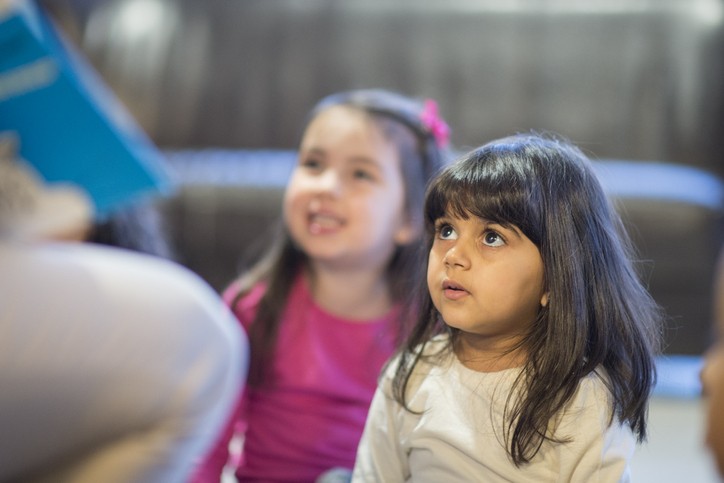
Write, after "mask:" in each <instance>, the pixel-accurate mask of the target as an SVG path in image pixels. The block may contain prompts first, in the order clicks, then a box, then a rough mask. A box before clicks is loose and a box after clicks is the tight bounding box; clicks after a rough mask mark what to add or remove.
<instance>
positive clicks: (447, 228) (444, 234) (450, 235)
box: [437, 223, 457, 240]
mask: <svg viewBox="0 0 724 483" xmlns="http://www.w3.org/2000/svg"><path fill="white" fill-rule="evenodd" d="M437 233H438V235H439V236H440V238H441V239H443V240H455V239H456V238H457V233H455V229H454V228H453V227H452V226H451V225H449V224H447V223H441V224H440V225H439V226H438V227H437Z"/></svg>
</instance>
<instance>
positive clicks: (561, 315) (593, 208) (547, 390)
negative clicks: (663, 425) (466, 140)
mask: <svg viewBox="0 0 724 483" xmlns="http://www.w3.org/2000/svg"><path fill="white" fill-rule="evenodd" d="M425 222H426V229H427V235H428V244H427V248H428V249H429V259H428V266H427V287H426V288H427V291H426V293H425V298H424V302H423V305H424V308H423V309H422V311H421V314H420V318H419V321H418V323H417V325H416V326H415V327H414V329H413V331H412V333H411V335H410V336H409V338H408V340H407V341H406V343H405V344H404V346H403V348H402V349H401V351H400V352H399V354H398V356H397V357H396V358H395V359H393V361H392V362H391V363H390V364H389V366H388V368H387V369H386V373H385V376H384V377H383V378H382V380H381V382H380V385H379V387H378V390H377V393H376V395H375V397H374V399H373V402H372V406H371V408H370V412H369V416H368V420H367V423H366V427H365V432H364V435H363V437H362V441H361V442H360V446H359V450H358V456H357V462H356V466H355V470H354V477H353V481H365V482H366V481H415V482H416V483H418V482H426V481H430V482H438V481H501V482H502V481H565V482H590V481H606V482H611V481H627V480H628V478H629V462H630V459H631V456H632V453H633V451H634V448H635V444H636V441H637V439H638V440H639V441H641V440H643V439H645V436H646V414H647V404H648V398H649V394H650V391H651V388H652V385H653V383H654V380H655V367H654V355H655V354H656V353H657V351H658V347H659V343H660V342H659V341H660V310H659V308H658V307H657V305H656V304H655V303H654V301H653V300H652V298H651V297H650V295H649V294H648V293H647V291H646V290H645V289H644V287H643V286H642V284H641V282H640V281H639V278H638V276H637V274H636V270H635V267H634V264H633V262H632V247H631V244H630V242H629V240H628V238H627V235H626V233H625V231H624V229H623V226H622V223H621V221H620V219H619V217H618V216H617V214H616V213H615V211H614V210H613V209H612V206H611V203H610V202H609V200H608V199H607V197H606V195H605V194H604V192H603V190H602V188H601V186H600V184H599V182H598V180H597V178H596V176H595V174H594V172H593V171H592V168H591V166H590V162H589V160H588V159H587V158H586V156H585V155H584V154H583V153H582V152H581V151H580V150H579V149H578V148H576V147H574V146H572V145H571V144H569V143H567V142H565V141H563V140H559V139H555V138H553V137H544V136H538V135H536V134H528V135H519V136H514V137H510V138H506V139H502V140H498V141H494V142H491V143H489V144H487V145H485V146H483V147H481V148H479V149H477V150H474V151H472V152H471V153H469V154H467V155H465V156H463V157H462V158H461V159H460V160H459V161H457V162H456V163H454V164H453V165H451V166H450V167H448V168H447V169H445V170H444V171H443V172H442V173H441V174H440V176H438V177H437V178H436V179H435V180H434V181H433V182H432V184H431V186H430V188H429V191H428V193H427V197H426V202H425Z"/></svg>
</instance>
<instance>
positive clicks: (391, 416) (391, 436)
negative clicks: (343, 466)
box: [352, 378, 410, 483]
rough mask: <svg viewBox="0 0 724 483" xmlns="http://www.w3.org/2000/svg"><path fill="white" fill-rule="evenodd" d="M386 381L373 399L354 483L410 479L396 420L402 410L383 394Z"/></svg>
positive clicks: (354, 472)
mask: <svg viewBox="0 0 724 483" xmlns="http://www.w3.org/2000/svg"><path fill="white" fill-rule="evenodd" d="M385 381H387V382H388V383H389V379H388V378H384V379H383V380H382V382H381V383H380V384H381V386H380V387H378V388H377V391H376V392H375V395H374V397H373V398H372V404H371V405H370V410H369V413H368V415H367V422H366V424H365V429H364V433H363V434H362V439H361V440H360V443H359V447H358V449H357V460H356V462H355V467H354V471H353V474H352V482H353V483H378V482H393V481H394V482H401V481H406V480H408V479H409V477H410V470H409V466H408V461H407V454H406V451H405V450H404V448H403V447H402V439H403V437H404V436H403V435H402V434H401V432H400V424H399V421H398V417H404V414H403V411H405V409H403V408H402V407H401V406H400V405H399V404H398V403H397V402H396V401H395V400H394V399H393V398H392V397H391V396H390V395H388V394H386V393H388V391H386V390H385V389H384V385H385ZM387 386H389V384H387Z"/></svg>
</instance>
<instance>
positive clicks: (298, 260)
mask: <svg viewBox="0 0 724 483" xmlns="http://www.w3.org/2000/svg"><path fill="white" fill-rule="evenodd" d="M339 105H343V106H349V107H351V108H354V109H359V110H361V111H363V112H365V113H367V114H368V115H369V116H370V117H371V118H372V119H373V120H374V121H375V122H376V123H377V125H378V126H379V127H380V129H381V131H382V132H383V134H384V135H385V136H386V137H387V139H389V140H390V141H391V142H392V143H394V144H395V145H396V146H397V150H398V153H399V156H400V160H401V163H400V166H401V169H402V177H403V179H404V182H405V209H406V210H407V213H408V214H409V216H410V217H411V219H412V220H413V221H417V222H419V223H420V226H422V223H423V221H422V220H423V215H422V204H423V199H424V196H425V188H426V185H427V183H428V181H429V180H430V179H431V178H432V177H433V175H435V174H436V173H437V172H438V171H439V170H440V169H441V168H442V166H443V164H444V163H445V161H446V160H447V158H448V154H447V150H446V149H445V147H444V146H441V145H440V144H439V142H438V139H436V137H435V135H434V133H433V132H431V131H430V130H429V129H428V127H427V126H426V124H425V122H424V121H423V117H422V113H423V109H424V108H425V105H424V103H423V101H421V100H416V99H412V98H409V97H406V96H403V95H401V94H398V93H394V92H390V91H386V90H377V89H372V90H354V91H349V92H342V93H337V94H333V95H331V96H329V97H326V98H324V99H322V100H321V101H320V102H319V103H318V104H317V105H316V106H315V107H314V108H313V109H312V111H311V113H310V116H309V118H308V122H311V120H312V119H314V117H316V116H317V115H318V114H319V113H320V112H322V111H323V110H326V109H328V108H330V107H332V106H339ZM274 239H275V242H274V243H273V245H272V246H271V247H270V248H269V250H268V251H267V253H266V254H265V255H264V257H263V258H262V259H261V261H260V262H259V263H257V264H256V265H255V266H253V267H252V268H251V270H249V271H248V272H246V273H245V274H243V275H242V277H241V278H240V280H239V285H240V291H239V293H238V294H237V296H236V298H235V299H234V300H233V303H232V307H233V305H235V304H236V303H237V302H238V300H239V299H240V298H241V297H243V296H244V294H245V293H247V292H248V291H249V290H250V289H251V288H252V287H253V286H255V285H256V284H258V283H260V282H264V283H266V284H267V288H266V291H265V293H264V295H263V297H262V298H261V300H260V302H259V306H258V308H257V311H256V315H255V317H254V320H253V321H252V324H251V326H250V329H249V341H250V345H251V363H250V369H249V377H248V383H249V384H250V385H252V386H259V385H261V384H262V383H264V382H265V381H266V380H268V372H267V369H268V367H269V365H270V364H269V362H270V360H271V358H272V357H273V353H274V348H275V345H276V339H277V332H278V329H279V323H280V317H281V314H282V312H283V310H284V307H285V306H286V300H287V297H288V295H289V292H290V289H291V286H292V284H293V282H294V280H295V276H296V274H298V273H299V271H300V270H302V269H303V268H304V267H305V266H306V264H307V261H308V259H307V256H306V254H305V253H303V252H302V251H300V250H299V248H298V247H297V246H296V245H295V243H294V242H293V240H292V238H291V236H290V235H289V232H288V231H287V228H286V227H285V226H284V225H283V223H281V222H280V223H279V225H278V228H277V233H276V236H275V237H274ZM420 248H421V247H420V244H419V243H412V244H409V245H404V246H398V247H397V248H396V250H395V253H394V254H393V256H392V258H391V260H390V261H389V263H388V266H387V275H388V279H389V282H390V289H391V292H392V293H391V295H392V300H394V301H395V302H396V303H398V304H399V305H400V308H401V310H400V312H399V314H400V315H399V326H398V331H399V334H398V335H399V336H400V337H401V336H402V334H404V333H406V329H405V322H406V321H408V320H411V319H413V317H414V316H413V315H412V314H413V313H415V314H416V313H417V310H416V308H415V307H414V306H413V305H412V298H411V297H410V293H411V292H412V291H413V290H416V289H417V282H418V280H419V279H420V277H423V276H424V275H423V272H422V269H423V267H424V261H423V260H422V259H421V250H420Z"/></svg>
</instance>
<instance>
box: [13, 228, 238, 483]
mask: <svg viewBox="0 0 724 483" xmlns="http://www.w3.org/2000/svg"><path fill="white" fill-rule="evenodd" d="M0 267H2V268H1V269H0V388H2V390H1V391H0V434H2V438H0V481H6V480H18V479H19V480H22V481H46V480H47V481H54V482H57V481H72V482H86V481H87V482H91V481H93V482H97V481H104V482H154V483H156V482H166V481H168V482H181V481H184V479H185V478H187V477H188V474H189V472H190V471H191V469H192V467H193V465H194V463H195V460H196V459H197V458H199V457H201V456H202V455H203V454H204V453H205V452H206V451H208V449H209V446H210V445H211V443H212V442H213V441H214V440H215V439H216V437H217V436H218V432H219V431H220V429H221V425H222V424H223V422H224V421H225V420H226V418H227V417H228V412H229V411H230V410H231V408H232V407H233V404H234V403H235V401H236V398H237V396H238V394H239V393H240V386H241V385H242V384H243V383H244V381H245V377H246V370H247V345H246V338H245V336H244V334H243V333H242V331H241V330H240V328H239V325H238V324H237V323H236V322H235V321H234V320H233V317H232V316H231V315H230V313H229V312H228V311H227V309H226V307H225V306H224V305H223V304H222V302H221V300H220V299H219V298H218V297H217V296H216V294H215V293H214V292H213V291H212V290H211V288H209V287H208V286H207V285H206V284H205V283H204V282H202V281H201V280H200V279H199V278H198V277H196V276H195V275H194V274H192V273H191V272H189V271H187V270H186V269H184V268H182V267H180V266H178V265H175V264H173V263H171V262H168V261H165V260H161V259H158V258H154V257H150V256H145V255H138V254H134V253H128V252H124V251H121V250H116V249H109V248H104V247H94V246H91V245H89V244H43V243H38V244H33V243H14V242H3V241H2V240H0Z"/></svg>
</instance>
